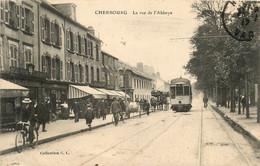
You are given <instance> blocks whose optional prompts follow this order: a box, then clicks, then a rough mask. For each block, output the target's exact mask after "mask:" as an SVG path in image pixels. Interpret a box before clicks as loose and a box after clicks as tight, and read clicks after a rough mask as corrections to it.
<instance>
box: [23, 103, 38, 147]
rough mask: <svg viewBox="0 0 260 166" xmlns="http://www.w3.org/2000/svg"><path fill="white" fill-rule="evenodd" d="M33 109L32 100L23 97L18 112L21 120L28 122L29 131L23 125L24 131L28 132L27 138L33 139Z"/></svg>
mask: <svg viewBox="0 0 260 166" xmlns="http://www.w3.org/2000/svg"><path fill="white" fill-rule="evenodd" d="M34 113H35V109H34V108H33V105H32V101H31V100H30V99H29V98H24V99H23V101H22V108H21V112H20V116H21V120H22V122H30V125H29V131H28V130H27V128H26V127H25V131H26V133H29V140H30V142H32V140H33V127H34V126H35V119H34V118H35V116H34Z"/></svg>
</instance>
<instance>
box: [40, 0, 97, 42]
mask: <svg viewBox="0 0 260 166" xmlns="http://www.w3.org/2000/svg"><path fill="white" fill-rule="evenodd" d="M68 4H69V3H68ZM41 5H42V6H43V7H46V8H47V9H49V10H51V11H53V12H55V13H56V14H58V15H60V16H62V17H63V18H65V19H67V20H68V21H70V22H71V23H75V24H76V25H77V26H79V27H80V28H82V29H84V30H86V31H87V35H89V36H91V37H93V38H94V39H95V40H98V41H99V42H102V40H101V39H99V38H97V37H96V36H95V35H92V34H91V33H89V29H88V28H87V27H85V26H84V25H82V24H80V23H79V22H77V21H75V20H73V19H71V18H70V17H68V16H66V15H65V14H63V13H62V12H61V11H59V10H58V9H56V8H55V7H54V6H52V4H51V5H50V4H48V3H47V2H45V1H41ZM55 5H58V4H55Z"/></svg>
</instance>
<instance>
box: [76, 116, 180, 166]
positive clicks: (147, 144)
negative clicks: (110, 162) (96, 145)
mask: <svg viewBox="0 0 260 166" xmlns="http://www.w3.org/2000/svg"><path fill="white" fill-rule="evenodd" d="M183 115H184V114H181V115H180V116H179V117H177V118H176V119H175V120H174V121H173V122H172V123H171V124H170V125H169V126H167V127H166V128H165V129H164V130H163V131H161V132H160V133H158V134H157V135H155V136H154V137H153V138H152V139H151V140H150V141H149V142H148V143H146V144H145V145H144V146H143V147H142V148H140V149H139V150H138V151H137V152H136V153H135V154H134V155H132V156H131V157H130V158H129V159H128V160H126V162H125V163H124V164H122V165H128V164H130V163H131V161H133V160H134V158H135V157H137V155H138V154H139V153H140V152H142V151H143V150H145V149H147V148H148V147H149V146H150V145H151V144H152V143H153V142H154V141H155V140H156V139H158V138H159V136H160V135H162V134H163V133H165V132H166V131H167V130H168V129H169V128H170V127H171V126H172V125H173V124H174V123H175V122H176V121H178V120H179V119H180V118H181V117H182V116H183ZM170 117H171V116H167V117H164V118H161V119H160V120H159V121H157V122H156V123H154V124H152V125H150V126H148V127H146V128H144V129H143V130H141V131H138V132H137V133H134V134H132V135H130V136H129V137H127V138H125V139H123V140H122V141H120V142H118V143H116V144H114V145H113V146H111V147H109V148H107V149H106V150H104V151H102V152H100V153H99V154H97V155H95V156H93V157H91V158H90V159H88V160H87V161H85V162H83V163H81V164H79V165H80V166H82V165H85V164H87V163H89V162H91V161H93V160H94V159H96V158H98V157H99V156H101V155H102V154H104V153H106V152H108V151H111V150H113V149H115V148H116V147H117V146H118V145H120V144H123V143H125V142H126V141H128V140H130V139H131V138H133V137H135V136H137V135H139V134H142V133H143V132H145V131H147V130H149V129H151V128H152V127H155V126H156V125H158V124H160V122H164V121H166V120H167V119H168V118H170Z"/></svg>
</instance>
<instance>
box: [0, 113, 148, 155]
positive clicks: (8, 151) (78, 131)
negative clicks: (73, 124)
mask: <svg viewBox="0 0 260 166" xmlns="http://www.w3.org/2000/svg"><path fill="white" fill-rule="evenodd" d="M150 113H153V111H152V112H150ZM145 114H146V113H141V115H145ZM136 117H139V114H137V115H134V116H132V117H131V118H130V119H133V118H136ZM125 120H128V119H125ZM110 124H112V122H108V123H104V124H101V125H97V126H94V127H92V128H91V130H94V129H98V128H101V127H104V126H107V125H110ZM89 130H90V129H89V128H86V129H80V130H77V131H72V132H68V133H64V134H60V135H56V136H51V137H49V138H45V139H42V140H39V141H38V145H40V144H44V143H47V142H51V141H55V140H57V139H61V138H65V137H69V136H72V135H76V134H79V133H83V132H87V131H89ZM26 148H27V147H26ZM14 151H16V148H15V147H13V148H8V149H5V150H2V151H0V156H1V155H4V154H8V153H11V152H14Z"/></svg>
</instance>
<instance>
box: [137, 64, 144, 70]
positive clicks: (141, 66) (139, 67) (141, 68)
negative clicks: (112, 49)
mask: <svg viewBox="0 0 260 166" xmlns="http://www.w3.org/2000/svg"><path fill="white" fill-rule="evenodd" d="M136 67H137V69H138V70H140V71H141V72H143V71H144V66H143V63H142V62H139V63H137V65H136Z"/></svg>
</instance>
